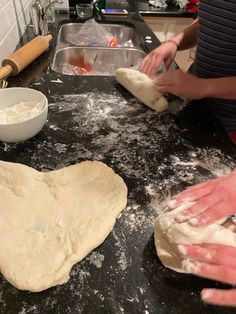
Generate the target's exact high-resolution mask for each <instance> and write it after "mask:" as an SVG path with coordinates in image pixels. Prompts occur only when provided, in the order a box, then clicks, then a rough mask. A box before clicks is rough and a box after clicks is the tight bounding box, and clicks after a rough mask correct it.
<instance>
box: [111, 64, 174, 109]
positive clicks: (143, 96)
mask: <svg viewBox="0 0 236 314" xmlns="http://www.w3.org/2000/svg"><path fill="white" fill-rule="evenodd" d="M116 80H117V81H118V82H119V83H120V84H121V85H123V86H124V87H125V88H126V89H127V90H128V91H129V92H130V93H131V94H133V95H134V96H135V97H136V98H138V99H139V100H140V101H141V102H143V103H144V104H145V105H146V106H148V107H149V108H151V109H153V110H155V111H157V112H162V111H164V110H166V109H167V107H168V102H167V100H166V98H165V97H163V96H162V94H161V93H160V92H159V91H158V89H157V85H156V84H155V83H154V82H155V81H154V80H151V79H150V78H149V77H148V76H147V75H146V74H144V73H141V72H139V71H136V70H133V69H126V68H119V69H117V70H116Z"/></svg>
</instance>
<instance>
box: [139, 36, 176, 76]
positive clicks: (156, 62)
mask: <svg viewBox="0 0 236 314" xmlns="http://www.w3.org/2000/svg"><path fill="white" fill-rule="evenodd" d="M176 51H177V46H176V45H175V44H174V43H173V42H166V43H163V44H162V45H160V46H159V47H158V48H156V49H154V50H152V51H151V52H150V53H149V54H148V55H147V56H146V57H145V58H144V59H143V61H142V63H141V65H140V66H139V70H140V71H141V72H143V73H145V74H147V75H148V76H149V77H153V76H154V75H155V74H156V72H157V70H158V68H159V67H160V65H161V64H162V63H164V65H165V68H166V69H168V68H169V66H170V64H171V62H172V61H173V60H174V58H175V55H176Z"/></svg>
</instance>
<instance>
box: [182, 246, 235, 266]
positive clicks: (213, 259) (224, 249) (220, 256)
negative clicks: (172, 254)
mask: <svg viewBox="0 0 236 314" xmlns="http://www.w3.org/2000/svg"><path fill="white" fill-rule="evenodd" d="M178 249H179V251H180V253H181V254H182V255H183V256H184V257H191V258H193V259H196V260H198V261H201V262H207V263H211V264H217V265H224V266H230V267H235V266H236V248H235V247H231V246H225V245H212V244H204V245H178Z"/></svg>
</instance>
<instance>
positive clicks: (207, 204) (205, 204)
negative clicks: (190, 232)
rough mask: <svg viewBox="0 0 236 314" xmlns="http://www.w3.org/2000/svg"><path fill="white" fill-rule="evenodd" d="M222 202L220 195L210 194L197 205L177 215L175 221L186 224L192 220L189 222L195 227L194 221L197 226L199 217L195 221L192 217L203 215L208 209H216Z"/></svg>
mask: <svg viewBox="0 0 236 314" xmlns="http://www.w3.org/2000/svg"><path fill="white" fill-rule="evenodd" d="M220 201H221V200H219V195H214V194H213V195H211V194H208V195H207V196H206V197H203V198H201V199H200V200H199V201H198V202H197V203H196V204H195V205H193V206H192V207H190V208H189V209H186V210H185V211H184V212H182V213H180V214H179V215H177V216H176V218H175V219H176V221H177V222H184V221H186V220H189V219H190V220H189V222H190V224H193V225H194V221H195V224H196V223H197V221H196V219H197V218H198V217H196V219H195V220H193V218H192V219H191V217H195V216H199V215H201V214H202V213H203V212H204V211H206V210H207V209H208V208H215V207H216V206H217V205H218V204H219V203H220ZM199 217H200V216H199Z"/></svg>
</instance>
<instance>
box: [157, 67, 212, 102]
mask: <svg viewBox="0 0 236 314" xmlns="http://www.w3.org/2000/svg"><path fill="white" fill-rule="evenodd" d="M155 81H156V84H157V85H158V90H159V91H160V92H161V93H162V94H165V93H170V94H173V95H176V96H179V97H182V98H187V99H201V98H204V97H205V89H206V86H207V85H206V80H204V79H201V78H198V77H195V76H193V75H191V74H189V73H185V72H183V71H181V70H176V71H169V72H164V73H162V74H160V75H159V76H158V77H157V78H156V79H155Z"/></svg>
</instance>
